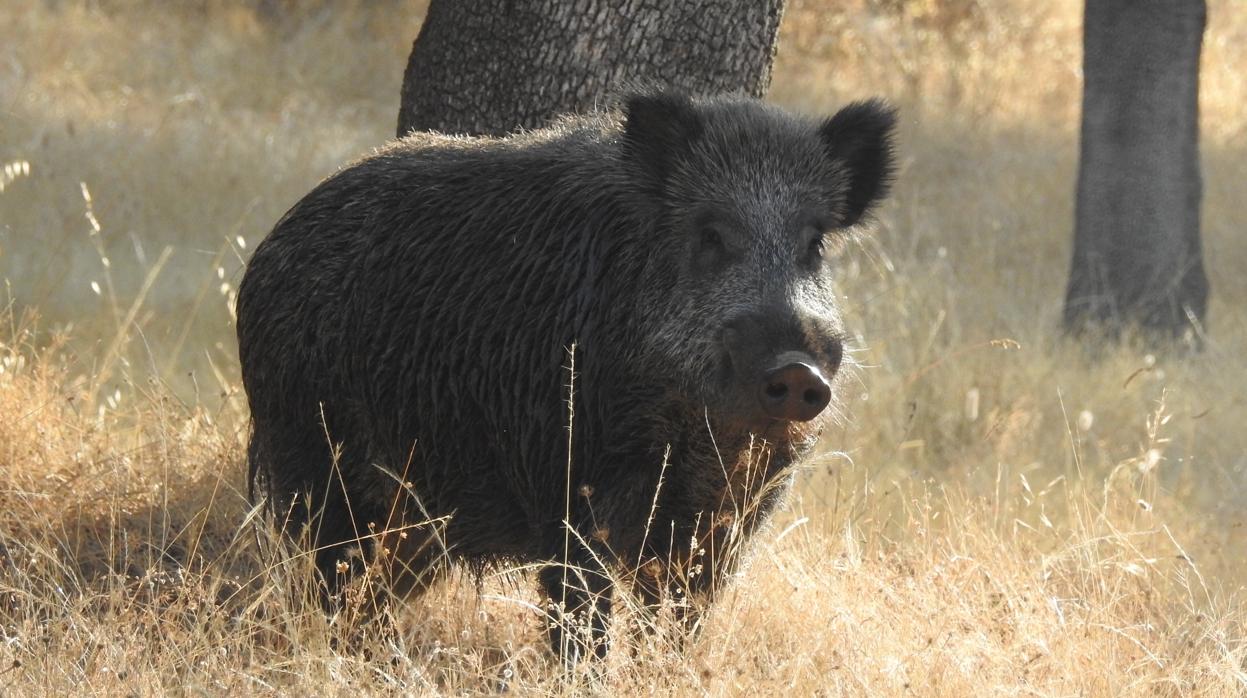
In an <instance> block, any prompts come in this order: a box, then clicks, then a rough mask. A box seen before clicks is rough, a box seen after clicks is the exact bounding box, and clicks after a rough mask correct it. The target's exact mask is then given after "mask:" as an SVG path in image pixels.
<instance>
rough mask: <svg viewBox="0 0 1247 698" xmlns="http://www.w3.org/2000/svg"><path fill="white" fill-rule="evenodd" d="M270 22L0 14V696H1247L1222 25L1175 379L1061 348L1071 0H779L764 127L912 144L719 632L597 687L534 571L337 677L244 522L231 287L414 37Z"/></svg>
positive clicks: (1240, 38)
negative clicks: (806, 436)
mask: <svg viewBox="0 0 1247 698" xmlns="http://www.w3.org/2000/svg"><path fill="white" fill-rule="evenodd" d="M291 5H297V6H298V8H301V9H296V8H294V7H288V8H287V9H286V10H284V11H283V10H282V8H283V7H287V5H285V4H283V3H265V2H261V3H247V2H242V1H241V0H239V1H232V0H207V1H204V2H199V3H194V4H193V5H188V4H186V3H177V4H170V3H152V2H150V1H141V0H129V1H124V0H116V1H114V2H91V3H86V2H57V3H53V2H42V1H41V2H29V3H9V4H5V5H3V6H0V26H5V27H8V28H9V32H8V34H9V37H10V38H9V40H8V41H6V42H5V43H4V44H3V45H2V46H0V110H2V112H3V114H4V118H3V124H4V125H3V128H0V162H2V163H19V164H16V165H14V166H11V167H7V168H5V169H4V170H3V172H0V266H2V271H3V274H4V275H5V276H6V277H7V279H8V280H9V282H10V283H9V290H8V295H7V300H8V311H7V312H6V313H5V314H4V315H3V323H0V326H2V327H3V331H0V339H2V340H3V344H2V346H0V692H2V693H4V694H6V695H49V694H63V693H66V692H76V693H92V694H103V695H114V694H127V693H134V694H143V695H148V694H160V693H169V692H180V691H186V692H196V693H211V694H218V693H226V692H242V693H244V694H248V695H249V694H252V693H274V694H278V693H280V694H290V693H296V692H300V693H310V694H314V695H322V694H344V693H348V692H357V691H358V692H365V693H387V694H388V693H393V692H408V693H419V694H426V693H454V694H459V693H476V692H486V691H492V690H496V689H498V688H500V687H502V686H504V685H505V686H506V687H508V688H509V689H511V691H513V692H517V693H522V694H526V695H527V694H572V693H578V692H583V691H585V690H586V689H588V690H597V691H599V692H602V693H607V694H634V693H661V694H699V693H710V694H716V695H725V694H746V693H752V694H759V695H775V694H780V693H781V692H783V693H787V694H791V695H807V694H816V693H819V692H822V693H824V694H832V695H834V694H841V693H848V694H861V695H888V694H897V695H900V694H908V693H916V694H920V695H967V694H978V695H996V694H1000V693H1019V694H1026V693H1041V694H1045V695H1047V694H1060V695H1066V694H1088V695H1130V694H1144V693H1147V694H1152V693H1160V694H1174V695H1188V694H1201V695H1241V693H1242V692H1243V691H1244V689H1245V687H1247V670H1245V669H1244V660H1245V659H1247V646H1245V644H1244V641H1245V639H1247V634H1245V632H1244V622H1245V621H1247V607H1245V606H1244V602H1243V598H1242V590H1241V585H1240V582H1239V580H1240V579H1241V578H1242V575H1243V573H1244V572H1245V571H1247V564H1245V563H1244V557H1243V555H1242V550H1244V535H1243V534H1244V526H1243V523H1244V520H1247V515H1245V514H1244V507H1243V505H1242V504H1241V503H1240V502H1242V501H1243V500H1244V490H1245V489H1247V487H1245V485H1244V478H1245V477H1247V475H1245V473H1244V470H1245V469H1247V457H1245V456H1244V453H1247V432H1245V431H1244V429H1243V428H1242V424H1243V422H1244V417H1247V404H1245V403H1247V397H1244V396H1247V360H1244V358H1243V357H1244V356H1247V321H1245V320H1244V316H1243V313H1242V310H1241V309H1242V308H1243V307H1247V277H1244V275H1243V274H1242V273H1241V269H1243V268H1244V267H1247V247H1244V245H1243V244H1242V236H1241V231H1242V230H1244V229H1247V214H1245V213H1244V209H1243V207H1242V206H1241V202H1240V201H1239V200H1238V198H1239V197H1241V187H1242V182H1243V181H1245V180H1247V131H1245V130H1244V126H1243V124H1244V123H1245V120H1244V118H1243V111H1242V110H1243V107H1242V105H1243V104H1245V103H1247V82H1245V80H1244V77H1243V74H1242V71H1241V69H1240V68H1241V66H1242V65H1244V64H1247V12H1244V10H1243V8H1241V7H1239V6H1238V3H1237V0H1220V1H1215V2H1210V21H1209V31H1208V34H1207V36H1206V38H1205V41H1206V44H1205V46H1206V48H1205V55H1204V66H1203V93H1202V97H1201V100H1202V116H1203V137H1204V140H1203V155H1204V170H1205V182H1206V198H1205V206H1204V236H1205V244H1206V250H1207V255H1208V259H1207V264H1208V270H1209V275H1210V277H1211V282H1212V287H1213V302H1212V306H1211V310H1210V327H1209V341H1208V345H1207V349H1206V351H1205V352H1204V353H1202V354H1200V355H1198V356H1194V357H1188V358H1183V359H1178V358H1169V357H1163V356H1161V357H1152V356H1146V355H1144V354H1143V353H1142V352H1140V351H1136V350H1134V349H1132V348H1130V347H1129V346H1127V347H1124V348H1118V349H1096V348H1092V347H1090V346H1081V345H1073V344H1069V343H1067V342H1065V341H1063V340H1061V339H1060V338H1059V337H1057V336H1056V328H1057V327H1058V325H1059V313H1060V306H1061V300H1062V297H1063V296H1062V293H1063V289H1064V283H1065V276H1066V273H1067V266H1068V254H1069V244H1070V242H1069V241H1070V230H1071V226H1072V220H1073V218H1072V210H1071V208H1072V200H1073V191H1074V186H1073V174H1074V171H1075V168H1074V165H1075V162H1074V158H1075V154H1076V124H1077V120H1076V117H1077V109H1078V98H1079V93H1080V89H1079V87H1080V85H1079V56H1080V50H1079V45H1078V41H1079V38H1080V27H1079V21H1080V17H1079V14H1080V3H1079V2H1076V1H1075V0H1060V2H1032V1H1030V0H977V1H976V0H967V1H965V2H961V1H958V2H934V1H927V0H907V1H905V2H892V1H889V2H874V1H870V0H861V1H859V2H849V3H837V4H836V7H837V9H835V10H830V9H827V8H826V7H824V6H823V5H822V4H821V3H815V2H813V1H812V0H807V1H805V2H796V1H795V0H794V2H793V3H792V5H791V7H790V11H789V13H788V16H787V17H786V19H785V25H784V27H783V33H782V36H781V45H780V53H779V60H778V64H777V66H776V75H775V84H774V87H773V92H772V96H773V98H774V99H776V100H777V101H780V102H782V103H784V104H786V105H788V106H792V107H796V108H801V109H808V110H811V111H823V112H825V111H830V110H831V109H832V108H834V107H835V106H837V105H839V104H841V103H843V102H845V101H847V100H849V99H852V98H858V97H863V96H868V95H874V94H882V95H885V96H888V97H890V98H892V99H893V100H894V101H896V102H897V103H899V105H900V106H901V108H902V113H903V115H904V119H903V125H904V126H903V133H902V146H901V150H900V152H901V157H902V162H903V165H902V171H901V177H900V180H899V183H898V188H897V192H896V195H895V196H894V198H893V199H892V202H891V203H890V204H889V205H888V206H887V207H886V208H885V210H884V211H883V213H882V215H881V216H880V221H879V224H878V225H877V226H876V230H875V232H874V233H873V234H872V235H870V236H867V237H865V239H864V240H863V243H862V244H861V245H860V246H859V247H858V248H857V249H853V250H849V251H848V252H847V253H846V254H845V257H844V260H843V263H844V272H843V274H842V279H843V282H842V283H843V291H844V293H845V295H846V296H847V298H848V306H849V308H850V311H851V312H850V316H851V317H850V326H851V327H853V328H854V330H855V331H856V332H857V333H859V334H860V338H859V341H858V342H857V350H856V352H855V358H856V360H857V362H858V363H860V364H861V366H862V368H861V369H860V370H859V371H858V372H857V375H856V376H855V377H854V379H853V381H852V382H850V383H849V384H848V385H847V386H846V388H845V389H844V390H843V395H844V400H845V404H844V406H843V409H842V411H843V412H844V413H845V414H846V415H848V417H849V419H848V420H847V421H846V423H845V424H843V425H842V426H841V427H839V428H837V429H836V430H835V433H829V434H827V436H826V447H827V449H828V450H827V452H826V454H825V455H824V456H822V457H820V458H818V459H816V461H815V462H813V463H811V464H810V466H809V467H808V468H807V469H805V470H804V471H803V472H801V473H800V476H799V477H800V486H799V488H798V492H797V495H796V497H795V498H794V500H793V501H792V502H791V504H790V506H789V507H788V508H787V510H786V512H785V513H784V514H783V515H782V516H781V517H780V518H779V519H778V520H777V521H776V522H775V525H774V526H773V527H772V529H771V530H770V531H769V532H767V533H765V534H764V535H762V536H760V540H759V541H758V546H757V548H756V550H755V551H754V553H753V554H752V556H751V558H750V564H749V565H748V566H747V567H746V569H745V571H744V572H743V574H742V575H741V577H740V579H739V580H738V581H737V582H736V583H735V584H734V585H733V587H732V590H731V592H730V593H729V594H728V596H727V598H725V599H724V602H723V603H722V604H721V605H720V606H718V607H717V608H716V609H715V610H714V612H713V613H712V615H711V616H710V617H709V618H708V624H707V626H706V627H705V628H704V630H703V632H702V633H701V634H700V635H699V636H698V637H696V638H695V639H693V640H692V641H690V642H688V643H687V644H686V646H685V648H684V651H683V652H677V651H675V650H674V649H673V646H674V643H673V642H672V641H671V638H670V635H669V632H670V629H668V628H666V626H665V625H664V626H662V627H660V628H658V629H657V630H658V632H654V633H649V634H640V635H638V634H634V633H632V632H631V629H632V628H634V627H635V626H636V624H638V623H642V622H643V621H642V620H640V619H638V618H636V617H635V615H630V614H628V613H626V612H625V613H624V614H623V615H624V618H622V619H621V620H620V622H619V623H617V625H616V628H615V631H614V632H615V633H616V637H617V647H620V648H621V651H618V652H615V653H614V654H612V656H611V657H610V658H609V659H608V660H607V662H606V664H605V666H604V667H603V668H602V670H601V672H600V675H596V676H595V675H593V672H591V671H589V670H588V669H585V670H583V671H581V672H578V673H576V674H574V675H572V676H564V675H563V674H562V672H561V670H560V669H559V667H558V664H557V662H556V661H555V660H554V659H552V658H551V657H550V656H549V653H548V651H547V650H546V649H545V647H544V638H543V635H542V632H541V629H540V624H539V621H538V619H537V616H536V614H535V612H534V610H533V604H535V603H537V601H538V599H537V598H536V595H535V592H534V589H533V584H532V583H531V580H530V577H531V574H527V573H523V571H521V573H519V574H512V573H507V574H499V575H493V574H489V575H486V576H485V577H483V578H481V579H475V578H473V577H471V576H469V575H461V576H456V577H453V578H452V579H451V580H449V581H448V582H446V583H445V585H444V586H443V587H441V588H439V589H438V590H435V591H434V592H433V593H431V594H430V595H428V596H427V597H425V599H424V600H422V601H420V602H419V603H418V605H417V607H416V608H414V609H413V610H412V612H410V613H407V614H405V615H403V616H402V617H401V625H400V630H401V632H399V633H398V634H397V635H395V636H392V637H388V638H373V639H372V644H371V646H372V648H373V650H372V652H370V653H366V654H365V653H359V652H352V651H345V650H341V649H338V648H340V647H342V646H343V643H342V642H340V641H341V640H343V639H346V637H347V635H348V634H349V632H350V628H347V627H344V625H345V624H342V623H332V622H330V621H329V620H327V619H326V618H325V617H324V615H323V614H322V613H321V612H320V609H319V608H318V607H317V606H316V604H315V603H313V602H311V601H310V600H309V599H310V597H311V595H310V594H308V593H307V591H308V590H307V589H306V588H305V587H304V586H303V584H304V582H302V581H301V580H303V579H305V578H306V576H305V574H304V573H305V572H306V569H304V567H303V566H304V565H305V564H306V562H305V560H304V559H303V558H295V559H294V560H293V561H285V562H283V558H281V557H280V556H278V555H276V554H275V552H274V551H273V550H272V544H271V543H272V542H271V540H269V539H268V538H267V537H266V536H265V535H264V534H263V533H260V534H259V536H258V539H257V531H259V530H261V529H256V528H254V527H252V526H251V525H249V524H247V523H245V520H246V518H247V516H248V514H249V512H250V510H249V508H248V506H247V504H246V502H245V497H244V492H243V489H244V488H243V472H242V446H241V444H242V441H243V435H244V430H245V428H246V421H245V418H246V414H245V405H244V404H243V402H242V400H241V396H240V395H239V393H238V389H237V378H236V377H237V368H236V364H235V359H234V357H233V354H232V352H233V340H232V336H233V329H232V324H231V322H232V321H231V316H230V312H229V307H230V306H229V303H230V301H231V294H232V292H233V289H234V286H235V284H236V281H237V278H238V271H239V269H240V268H241V263H242V260H243V259H245V256H246V254H247V250H248V249H250V247H251V246H252V245H253V244H254V243H255V242H256V241H258V239H259V237H260V236H262V235H263V234H264V232H265V231H266V230H267V229H268V228H269V227H270V226H271V224H272V223H273V221H275V220H276V219H277V217H278V216H280V214H281V213H282V212H283V211H284V210H285V208H286V207H287V206H289V205H290V204H291V203H292V202H293V201H295V200H296V199H297V198H298V196H300V195H301V194H303V193H304V192H306V191H307V190H308V189H309V188H310V187H311V186H312V185H313V184H314V183H315V182H316V181H317V180H318V179H319V178H320V177H322V176H324V175H325V174H327V173H329V172H331V171H332V170H333V168H334V167H336V166H337V165H338V164H340V163H342V162H344V161H346V160H347V159H349V158H351V157H354V156H355V155H357V154H358V153H360V152H362V151H365V150H366V149H368V148H370V147H373V146H375V145H377V144H379V143H381V142H383V141H384V139H385V138H386V137H387V136H388V135H389V133H390V132H391V130H392V127H393V121H394V117H395V114H396V109H397V98H398V86H399V83H400V81H401V72H402V68H403V65H404V60H405V57H406V51H407V49H408V48H409V45H410V40H411V38H412V37H414V36H415V34H416V29H417V27H418V23H419V16H418V11H406V10H404V8H403V7H402V6H398V7H396V6H395V4H390V3H382V4H371V3H369V4H366V3H362V2H361V3H358V4H355V3H351V4H344V3H310V4H308V5H303V4H301V3H299V4H291ZM257 8H259V9H257ZM166 248H168V250H169V252H168V253H167V254H166V253H164V250H165V249H166ZM105 260H107V261H106V262H105ZM96 289H98V290H96ZM36 308H37V309H38V313H39V314H36V310H35V309H36ZM40 314H41V315H40ZM40 318H41V319H40ZM1090 355H1094V359H1095V360H1094V361H1093V360H1092V356H1090Z"/></svg>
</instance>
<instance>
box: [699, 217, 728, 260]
mask: <svg viewBox="0 0 1247 698" xmlns="http://www.w3.org/2000/svg"><path fill="white" fill-rule="evenodd" d="M727 257H728V250H727V241H726V239H725V238H724V235H723V231H721V230H720V229H719V228H718V227H716V226H715V225H703V226H701V227H700V228H698V230H697V245H696V247H695V248H694V251H693V259H694V261H695V263H696V264H697V265H698V266H699V267H701V268H702V269H704V270H707V271H708V270H710V269H714V268H717V267H718V266H719V265H721V264H722V263H723V262H724V261H725V260H726V259H727Z"/></svg>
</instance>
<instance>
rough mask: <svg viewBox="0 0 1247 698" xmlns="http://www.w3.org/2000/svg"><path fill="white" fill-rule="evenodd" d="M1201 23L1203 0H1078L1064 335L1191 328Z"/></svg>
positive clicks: (1200, 283) (1199, 293)
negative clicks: (1076, 126)
mask: <svg viewBox="0 0 1247 698" xmlns="http://www.w3.org/2000/svg"><path fill="white" fill-rule="evenodd" d="M1204 22H1205V5H1204V0H1087V2H1086V5H1085V14H1084V29H1083V32H1084V34H1083V46H1084V55H1083V75H1084V80H1085V82H1084V86H1083V113H1082V144H1081V153H1080V159H1079V170H1078V201H1077V206H1076V211H1075V228H1074V256H1073V262H1072V265H1071V270H1070V279H1069V289H1068V292H1067V295H1066V299H1065V318H1064V319H1065V326H1066V329H1067V330H1069V331H1072V332H1074V333H1078V332H1081V331H1083V330H1086V329H1089V328H1091V327H1096V328H1099V330H1100V331H1104V332H1106V333H1107V334H1108V335H1109V336H1110V337H1115V336H1117V335H1118V334H1119V333H1120V332H1121V331H1122V330H1123V329H1125V328H1126V327H1130V326H1132V327H1136V328H1139V329H1141V330H1142V332H1143V333H1144V334H1145V335H1147V336H1151V337H1152V338H1153V339H1158V338H1161V337H1164V338H1181V337H1184V336H1186V337H1188V338H1193V337H1196V336H1197V335H1196V334H1194V333H1193V330H1195V329H1196V328H1194V327H1193V322H1192V320H1194V321H1195V322H1198V323H1202V321H1203V319H1204V314H1205V311H1206V308H1207V303H1208V278H1207V277H1206V276H1205V275H1204V265H1203V257H1202V253H1201V251H1200V239H1199V205H1200V197H1201V189H1202V185H1201V181H1200V172H1199V104H1198V97H1199V54H1200V44H1201V42H1202V40H1203V33H1204Z"/></svg>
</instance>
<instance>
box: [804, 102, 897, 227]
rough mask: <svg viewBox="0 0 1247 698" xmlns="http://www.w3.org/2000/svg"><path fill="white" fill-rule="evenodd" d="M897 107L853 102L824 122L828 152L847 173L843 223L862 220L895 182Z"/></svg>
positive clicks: (822, 129)
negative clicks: (893, 180) (894, 153)
mask: <svg viewBox="0 0 1247 698" xmlns="http://www.w3.org/2000/svg"><path fill="white" fill-rule="evenodd" d="M895 128H896V109H895V108H894V107H892V106H889V105H888V104H887V103H885V102H883V101H882V100H878V99H872V100H870V101H867V102H854V103H853V104H850V105H849V106H847V107H845V108H844V109H841V110H840V111H839V112H837V113H836V115H835V116H833V117H831V118H830V119H827V120H826V121H824V122H823V125H822V126H821V127H820V128H819V135H820V136H821V137H822V139H823V146H824V147H825V148H826V152H827V155H828V156H829V157H830V158H831V159H832V160H833V161H834V162H835V163H836V164H838V165H839V166H840V167H841V169H842V171H843V172H844V173H845V175H846V179H845V183H844V184H845V194H844V196H845V211H844V220H843V221H841V225H844V226H846V227H847V226H850V225H853V224H854V223H857V222H858V221H859V220H861V218H862V216H863V215H865V213H866V212H867V211H868V210H870V207H871V206H873V205H874V204H875V203H876V202H878V201H879V200H880V199H882V198H883V197H884V196H886V195H887V193H888V188H889V187H890V186H891V185H892V175H893V169H894V164H893V153H892V132H893V130H894V129H895Z"/></svg>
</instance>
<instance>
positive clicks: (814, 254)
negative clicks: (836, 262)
mask: <svg viewBox="0 0 1247 698" xmlns="http://www.w3.org/2000/svg"><path fill="white" fill-rule="evenodd" d="M804 233H805V236H806V239H807V240H809V242H808V243H806V245H807V246H806V250H805V261H806V262H807V263H808V264H810V265H811V266H818V264H819V263H820V262H822V261H823V258H824V257H825V256H826V255H827V251H828V250H827V248H828V247H829V245H830V243H831V240H830V234H829V233H827V232H826V231H825V229H823V228H822V227H815V226H809V227H807V228H806V229H805V231H804Z"/></svg>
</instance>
